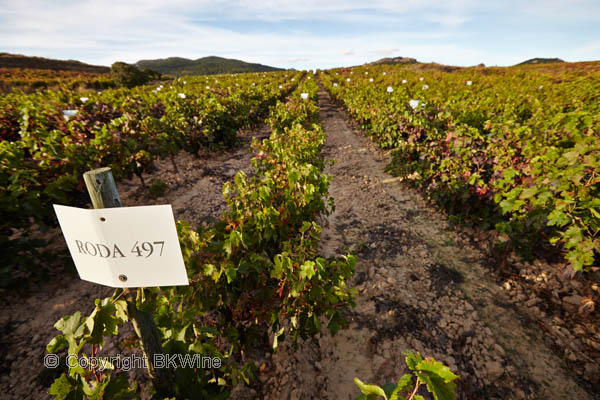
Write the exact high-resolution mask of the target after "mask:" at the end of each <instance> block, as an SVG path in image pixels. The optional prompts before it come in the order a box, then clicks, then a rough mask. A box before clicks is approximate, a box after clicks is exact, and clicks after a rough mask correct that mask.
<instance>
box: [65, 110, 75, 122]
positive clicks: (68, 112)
mask: <svg viewBox="0 0 600 400" xmlns="http://www.w3.org/2000/svg"><path fill="white" fill-rule="evenodd" d="M62 113H63V115H64V117H65V119H66V120H67V121H68V120H69V118H71V117H74V116H75V115H77V110H63V111H62Z"/></svg>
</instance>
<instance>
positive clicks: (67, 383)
mask: <svg viewBox="0 0 600 400" xmlns="http://www.w3.org/2000/svg"><path fill="white" fill-rule="evenodd" d="M48 394H51V395H53V396H54V400H80V399H83V390H82V387H81V386H79V385H77V380H76V379H74V378H71V377H69V376H67V374H65V373H63V374H62V375H61V376H60V377H59V378H58V379H56V380H55V381H54V382H53V383H52V386H50V389H49V390H48Z"/></svg>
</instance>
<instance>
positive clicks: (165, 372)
mask: <svg viewBox="0 0 600 400" xmlns="http://www.w3.org/2000/svg"><path fill="white" fill-rule="evenodd" d="M83 179H84V181H85V185H86V187H87V189H88V192H89V194H90V198H91V199H92V205H93V206H94V208H115V207H121V206H122V204H121V197H120V196H119V192H118V191H117V186H116V185H115V180H114V178H113V174H112V171H111V169H110V168H107V167H105V168H98V169H94V170H92V171H88V172H86V173H84V174H83ZM125 290H127V289H125ZM138 291H139V289H138V290H136V291H133V292H132V293H131V294H130V295H129V296H128V297H126V299H127V311H128V314H129V318H130V319H131V322H132V323H133V328H134V330H135V333H136V334H137V336H138V337H139V339H140V342H141V344H142V351H143V352H144V357H146V363H147V366H148V375H149V376H150V380H151V381H152V385H153V386H154V389H156V392H157V394H159V395H160V396H162V397H171V396H174V395H175V393H174V391H173V375H172V374H171V371H170V370H169V368H168V367H167V368H155V366H154V362H155V358H154V355H155V354H161V355H162V354H163V349H162V345H161V343H160V333H159V332H158V328H157V327H156V324H155V323H154V316H153V315H152V313H149V312H145V311H141V310H139V309H138V308H137V307H136V294H137V292H138Z"/></svg>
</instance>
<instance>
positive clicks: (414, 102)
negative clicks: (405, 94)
mask: <svg viewBox="0 0 600 400" xmlns="http://www.w3.org/2000/svg"><path fill="white" fill-rule="evenodd" d="M408 104H409V105H410V106H411V107H412V109H413V110H414V109H416V108H417V107H419V100H411V101H409V102H408Z"/></svg>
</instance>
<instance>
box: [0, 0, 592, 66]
mask: <svg viewBox="0 0 600 400" xmlns="http://www.w3.org/2000/svg"><path fill="white" fill-rule="evenodd" d="M0 52H8V53H17V54H24V55H30V56H41V57H47V58H57V59H73V60H79V61H83V62H87V63H90V64H96V65H107V66H110V65H111V64H112V63H113V62H115V61H124V62H128V63H134V62H136V61H138V60H141V59H156V58H167V57H185V58H191V59H197V58H200V57H205V56H210V55H215V56H220V57H226V58H235V59H240V60H244V61H248V62H257V63H262V64H266V65H271V66H275V67H281V68H296V69H311V68H323V69H325V68H333V67H341V66H351V65H360V64H364V63H366V62H371V61H375V60H378V59H380V58H383V57H396V56H403V57H413V58H416V59H417V60H418V61H421V62H437V63H441V64H448V65H460V66H468V65H476V64H479V63H484V64H486V65H513V64H516V63H518V62H521V61H524V60H526V59H529V58H533V57H559V58H562V59H563V60H565V61H589V60H600V0H568V1H558V0H520V1H519V0H497V1H492V0H444V1H434V0H369V1H338V2H327V1H323V0H321V1H317V0H305V1H281V0H241V1H222V0H146V1H144V0H136V1H129V0H0Z"/></svg>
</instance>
